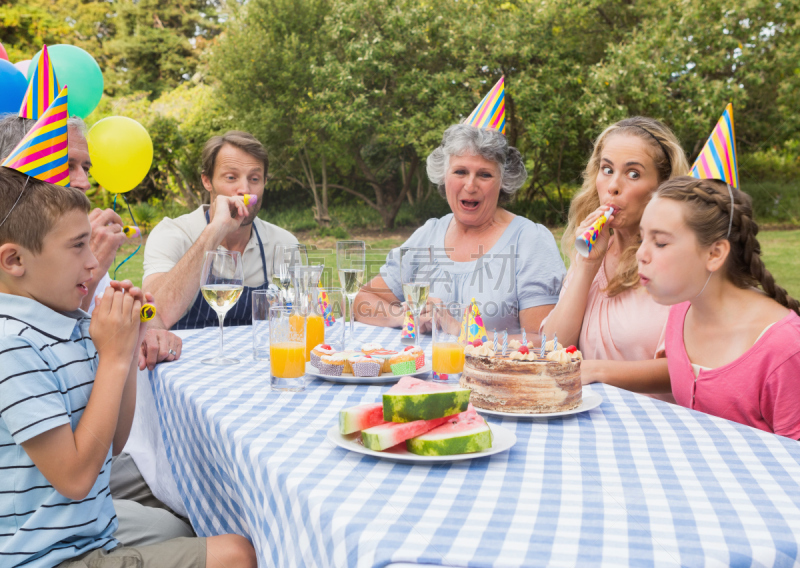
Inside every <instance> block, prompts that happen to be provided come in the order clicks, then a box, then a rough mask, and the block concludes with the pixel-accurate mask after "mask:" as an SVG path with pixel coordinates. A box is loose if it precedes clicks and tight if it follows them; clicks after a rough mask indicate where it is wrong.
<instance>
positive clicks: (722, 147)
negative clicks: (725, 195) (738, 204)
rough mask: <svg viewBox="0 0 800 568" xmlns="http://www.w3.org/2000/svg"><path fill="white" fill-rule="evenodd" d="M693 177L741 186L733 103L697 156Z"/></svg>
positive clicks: (693, 167) (692, 172)
mask: <svg viewBox="0 0 800 568" xmlns="http://www.w3.org/2000/svg"><path fill="white" fill-rule="evenodd" d="M690 174H691V176H692V177H696V178H698V179H718V180H722V181H724V182H725V183H727V184H729V185H731V186H733V187H735V188H737V189H738V188H739V168H738V164H737V161H736V136H735V134H734V129H733V105H732V104H731V103H728V106H727V107H725V112H723V113H722V117H720V119H719V121H718V122H717V125H716V126H715V127H714V130H713V131H712V132H711V136H709V137H708V141H707V142H706V145H705V146H703V150H702V152H700V155H699V156H697V160H695V162H694V165H693V166H692V170H691V172H690Z"/></svg>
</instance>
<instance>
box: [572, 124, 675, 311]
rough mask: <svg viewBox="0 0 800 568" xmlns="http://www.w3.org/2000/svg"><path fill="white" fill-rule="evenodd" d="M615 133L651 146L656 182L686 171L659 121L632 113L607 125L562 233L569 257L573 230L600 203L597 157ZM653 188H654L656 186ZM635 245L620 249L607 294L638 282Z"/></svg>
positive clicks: (635, 285)
mask: <svg viewBox="0 0 800 568" xmlns="http://www.w3.org/2000/svg"><path fill="white" fill-rule="evenodd" d="M617 135H625V136H636V137H637V138H639V139H640V140H641V141H642V142H643V143H644V144H645V145H646V146H647V148H649V149H650V155H651V157H652V158H653V162H655V165H656V171H657V172H658V181H659V182H662V181H665V180H668V179H671V178H674V177H676V176H682V175H684V174H686V173H687V172H688V171H689V163H688V162H687V160H686V155H685V154H684V152H683V148H682V147H681V145H680V142H678V138H677V137H676V136H675V134H673V132H672V130H670V129H669V128H668V127H667V126H665V125H664V124H663V123H662V122H660V121H658V120H656V119H654V118H648V117H646V116H634V117H631V118H626V119H624V120H620V121H619V122H617V123H616V124H612V125H611V126H609V127H608V128H606V129H605V130H604V131H603V132H602V134H600V136H598V137H597V140H596V141H595V143H594V151H593V152H592V156H591V158H589V162H588V163H587V164H586V169H585V170H584V171H583V186H582V187H581V189H580V191H579V192H578V193H577V195H575V197H574V198H573V199H572V203H571V204H570V208H569V219H568V223H567V228H566V229H565V230H564V235H563V236H562V237H561V250H562V251H563V252H564V254H565V255H567V256H568V257H569V258H574V257H575V232H576V231H577V230H578V226H579V225H580V223H581V222H582V221H583V220H584V219H585V218H586V217H587V216H588V215H589V213H591V212H592V211H594V210H595V209H597V208H598V207H600V197H599V196H598V195H597V186H596V185H595V180H596V179H597V172H599V171H600V158H601V155H602V153H603V148H604V147H605V145H606V142H608V140H609V139H611V138H612V137H613V136H617ZM653 191H654V192H655V188H653ZM638 248H639V244H638V243H637V244H635V245H631V246H630V247H628V248H627V249H626V250H625V251H623V253H622V257H621V258H620V262H619V266H618V267H617V271H616V273H615V274H614V276H613V277H612V278H611V280H610V281H609V283H608V288H606V290H605V292H606V294H608V295H609V296H616V295H618V294H621V293H622V292H624V291H626V290H630V289H633V288H636V287H637V286H639V269H638V266H637V263H636V250H637V249H638Z"/></svg>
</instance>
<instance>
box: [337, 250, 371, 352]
mask: <svg viewBox="0 0 800 568" xmlns="http://www.w3.org/2000/svg"><path fill="white" fill-rule="evenodd" d="M366 263H367V245H366V243H365V242H364V241H338V242H337V243H336V267H337V269H338V271H339V282H340V283H341V285H342V290H343V291H344V295H345V296H346V297H347V308H348V311H349V312H350V339H349V341H348V342H347V344H346V346H345V347H347V348H351V349H355V348H356V347H358V343H357V342H356V341H355V340H354V339H353V322H354V318H353V300H355V299H356V295H357V294H358V291H359V290H360V289H361V286H362V284H363V283H364V269H365V268H366Z"/></svg>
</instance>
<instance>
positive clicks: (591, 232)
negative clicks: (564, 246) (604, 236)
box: [575, 207, 614, 258]
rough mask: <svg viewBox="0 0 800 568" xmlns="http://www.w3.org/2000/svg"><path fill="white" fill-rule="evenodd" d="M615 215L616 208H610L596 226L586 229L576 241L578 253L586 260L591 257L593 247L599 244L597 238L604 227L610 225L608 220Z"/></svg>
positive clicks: (596, 222)
mask: <svg viewBox="0 0 800 568" xmlns="http://www.w3.org/2000/svg"><path fill="white" fill-rule="evenodd" d="M612 213H614V208H613V207H609V208H608V211H606V212H605V213H603V216H602V217H600V218H599V219H598V220H597V221H595V222H594V224H593V225H592V226H591V227H589V228H588V229H586V231H584V233H583V234H582V235H581V236H580V237H578V238H577V239H575V248H576V249H577V251H578V252H579V253H580V254H581V256H583V257H584V258H586V257H588V256H589V253H590V252H591V251H592V247H594V244H595V243H596V242H597V237H599V236H600V231H602V230H603V227H605V226H606V223H608V218H609V217H611V214H612Z"/></svg>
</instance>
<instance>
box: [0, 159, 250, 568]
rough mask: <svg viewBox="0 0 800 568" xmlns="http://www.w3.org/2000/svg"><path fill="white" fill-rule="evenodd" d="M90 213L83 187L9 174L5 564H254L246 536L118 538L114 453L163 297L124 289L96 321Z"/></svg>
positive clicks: (2, 465) (102, 301) (73, 567)
mask: <svg viewBox="0 0 800 568" xmlns="http://www.w3.org/2000/svg"><path fill="white" fill-rule="evenodd" d="M26 183H27V186H26ZM15 203H16V205H15ZM88 211H89V201H88V200H87V199H86V197H85V196H84V195H83V193H81V192H80V191H79V190H77V189H73V188H68V187H67V188H63V187H57V186H54V185H50V184H48V183H44V182H42V181H39V180H37V179H35V178H28V177H27V176H25V175H24V174H21V173H18V172H16V171H13V170H10V169H7V168H2V167H0V470H3V473H2V476H0V566H4V567H5V566H18V565H23V564H24V565H25V566H30V567H34V568H40V567H47V568H49V567H53V566H59V568H79V567H88V566H91V567H92V568H102V567H105V566H109V567H110V566H126V567H127V566H136V567H141V568H161V567H164V568H167V567H170V568H173V567H174V568H184V567H185V568H203V567H206V566H208V567H217V566H219V567H222V566H227V567H228V568H233V567H247V568H249V567H254V566H255V565H256V561H255V552H254V550H253V547H252V546H251V545H250V543H249V542H248V541H247V539H245V538H243V537H241V536H238V535H221V536H215V537H209V538H178V539H173V540H169V541H166V542H163V543H160V544H156V545H152V546H143V547H122V546H121V545H120V544H119V542H118V541H117V540H115V539H114V537H113V534H114V531H115V530H116V528H117V520H116V515H115V513H114V507H113V504H112V500H111V495H110V493H109V488H108V483H109V475H110V469H111V468H110V464H111V456H112V449H113V450H114V454H116V453H118V452H119V451H120V450H121V449H122V447H123V446H124V445H125V441H126V440H127V437H128V433H129V431H130V426H131V421H132V419H133V412H134V405H135V401H136V364H137V362H138V361H137V359H136V357H135V356H134V355H135V354H138V349H139V347H140V343H141V340H142V336H143V334H144V332H145V326H144V324H142V323H141V322H140V318H139V310H140V308H141V305H142V304H143V303H144V301H145V300H148V301H151V300H152V297H148V298H145V297H144V295H143V293H142V291H141V290H140V289H139V288H135V287H132V286H131V284H130V282H123V283H112V286H111V287H110V288H108V289H107V290H106V292H105V293H104V294H103V296H102V297H100V298H98V303H97V304H96V306H95V310H94V313H93V317H92V318H91V320H90V319H89V317H88V316H87V314H86V313H85V312H82V311H80V310H79V309H78V308H79V307H80V305H81V301H82V300H83V298H84V297H85V295H86V294H87V287H86V282H87V281H88V280H89V279H90V278H91V276H92V271H93V270H95V269H96V268H97V266H98V264H97V260H96V259H95V258H94V256H93V255H92V253H91V251H90V250H89V239H90V236H91V226H90V224H89V218H88V215H87V213H88Z"/></svg>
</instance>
